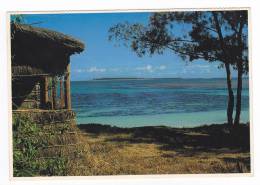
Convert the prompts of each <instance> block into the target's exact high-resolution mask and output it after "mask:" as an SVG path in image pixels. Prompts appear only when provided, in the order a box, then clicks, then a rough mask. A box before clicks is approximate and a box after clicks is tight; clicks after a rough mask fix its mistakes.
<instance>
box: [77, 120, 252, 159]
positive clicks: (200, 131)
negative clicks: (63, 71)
mask: <svg viewBox="0 0 260 185" xmlns="http://www.w3.org/2000/svg"><path fill="white" fill-rule="evenodd" d="M78 127H79V128H80V129H81V130H82V131H84V132H87V133H91V134H93V135H95V136H98V135H100V134H106V135H110V136H111V137H109V139H107V140H106V141H108V142H128V143H156V144H160V149H161V150H175V151H180V152H181V153H183V154H185V155H187V156H189V155H193V153H196V152H200V151H202V152H207V151H208V152H214V153H216V154H218V153H221V152H223V151H221V150H239V151H249V150H250V140H249V138H250V137H249V124H241V125H239V126H237V127H235V128H230V126H228V125H227V124H215V125H209V126H200V127H194V128H172V127H166V126H145V127H134V128H119V127H113V126H109V125H100V124H85V125H83V124H82V125H78ZM118 134H128V135H129V137H118ZM113 136H114V137H113ZM189 148H191V150H189ZM183 149H185V150H183Z"/></svg>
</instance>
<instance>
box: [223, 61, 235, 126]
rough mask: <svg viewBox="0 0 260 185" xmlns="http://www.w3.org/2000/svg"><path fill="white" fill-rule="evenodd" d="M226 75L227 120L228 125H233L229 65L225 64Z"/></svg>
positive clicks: (232, 98) (232, 101) (232, 97)
mask: <svg viewBox="0 0 260 185" xmlns="http://www.w3.org/2000/svg"><path fill="white" fill-rule="evenodd" d="M225 68H226V74H227V88H228V107H227V120H228V124H229V125H233V110H234V93H233V90H232V83H231V72H230V64H228V63H225Z"/></svg>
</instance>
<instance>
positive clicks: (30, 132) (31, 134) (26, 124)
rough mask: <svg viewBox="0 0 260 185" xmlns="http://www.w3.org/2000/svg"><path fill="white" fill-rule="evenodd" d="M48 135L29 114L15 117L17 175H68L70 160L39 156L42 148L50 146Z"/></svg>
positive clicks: (14, 146)
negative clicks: (41, 157)
mask: <svg viewBox="0 0 260 185" xmlns="http://www.w3.org/2000/svg"><path fill="white" fill-rule="evenodd" d="M48 137H52V136H51V135H49V136H47V137H46V134H44V132H43V129H42V128H41V127H40V126H39V125H38V124H36V123H34V122H33V121H32V120H31V119H30V117H29V116H17V115H16V116H14V118H13V174H14V176H16V177H25V176H27V177H28V176H39V175H48V176H53V175H67V173H68V170H67V163H68V161H67V160H66V158H64V156H61V155H60V156H59V157H58V158H55V159H51V158H45V159H44V158H43V159H40V158H39V151H40V149H41V148H43V147H46V146H48V142H47V141H48Z"/></svg>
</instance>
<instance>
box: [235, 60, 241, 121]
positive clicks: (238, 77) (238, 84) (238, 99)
mask: <svg viewBox="0 0 260 185" xmlns="http://www.w3.org/2000/svg"><path fill="white" fill-rule="evenodd" d="M242 75H243V66H242V62H239V63H238V65H237V97H236V101H237V102H236V116H235V121H234V124H235V125H239V122H240V113H241V96H242V83H243V82H242Z"/></svg>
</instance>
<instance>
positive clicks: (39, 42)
mask: <svg viewBox="0 0 260 185" xmlns="http://www.w3.org/2000/svg"><path fill="white" fill-rule="evenodd" d="M83 50H84V44H83V43H82V42H80V41H78V40H76V39H74V38H72V37H70V36H67V35H64V34H62V33H59V32H56V31H52V30H48V29H44V28H37V27H33V26H30V25H24V24H15V23H13V24H11V55H12V107H13V110H30V111H32V110H70V109H71V97H70V96H71V95H70V56H71V55H72V54H75V53H80V52H82V51H83Z"/></svg>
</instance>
